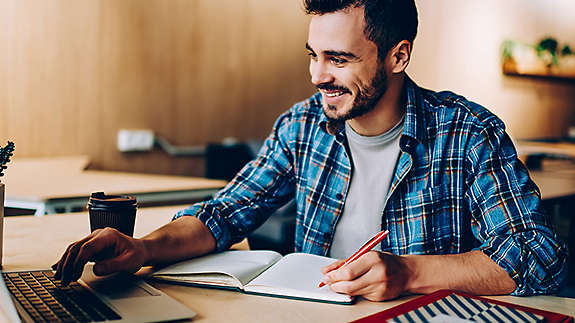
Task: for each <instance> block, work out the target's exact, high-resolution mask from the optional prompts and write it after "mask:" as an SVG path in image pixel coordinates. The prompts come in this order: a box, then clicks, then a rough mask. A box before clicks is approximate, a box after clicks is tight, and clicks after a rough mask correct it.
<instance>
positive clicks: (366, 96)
mask: <svg viewBox="0 0 575 323" xmlns="http://www.w3.org/2000/svg"><path fill="white" fill-rule="evenodd" d="M387 87H388V83H387V74H386V73H385V70H384V68H383V66H381V67H380V66H378V70H377V72H376V74H375V76H374V77H373V79H372V80H371V82H370V84H369V85H368V86H367V87H365V88H359V90H358V93H357V95H356V97H355V99H354V100H353V102H352V106H351V109H349V111H347V112H346V113H344V114H343V115H340V116H337V117H333V116H330V112H332V111H333V112H335V111H337V107H336V106H333V105H329V104H324V106H323V113H324V114H325V116H326V117H327V119H328V121H329V123H331V124H334V125H336V124H341V123H343V122H344V121H346V120H350V119H354V118H357V117H360V116H362V115H364V114H366V113H368V112H370V111H372V110H373V109H375V106H376V105H377V102H379V100H380V99H381V97H383V95H384V94H385V92H386V91H387ZM317 88H318V89H324V90H339V91H343V92H344V93H351V91H350V90H349V89H348V88H346V87H343V86H338V85H333V84H319V85H318V86H317Z"/></svg>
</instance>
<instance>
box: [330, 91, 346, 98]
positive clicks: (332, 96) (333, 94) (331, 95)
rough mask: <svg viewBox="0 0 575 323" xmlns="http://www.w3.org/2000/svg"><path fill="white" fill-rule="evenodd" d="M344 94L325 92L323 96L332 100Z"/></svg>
mask: <svg viewBox="0 0 575 323" xmlns="http://www.w3.org/2000/svg"><path fill="white" fill-rule="evenodd" d="M344 93H345V92H343V91H336V92H325V95H326V96H327V97H328V98H334V97H336V96H340V95H343V94H344Z"/></svg>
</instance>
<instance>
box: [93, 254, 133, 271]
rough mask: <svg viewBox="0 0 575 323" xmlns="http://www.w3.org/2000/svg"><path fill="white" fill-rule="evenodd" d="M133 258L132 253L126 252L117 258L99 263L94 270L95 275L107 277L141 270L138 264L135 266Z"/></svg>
mask: <svg viewBox="0 0 575 323" xmlns="http://www.w3.org/2000/svg"><path fill="white" fill-rule="evenodd" d="M132 257H133V254H132V253H130V252H125V253H122V254H120V255H119V256H117V257H114V258H111V259H107V260H103V261H100V262H97V263H96V264H95V265H94V268H93V270H94V274H96V275H98V276H105V275H110V274H113V273H116V272H120V271H125V272H130V273H134V272H136V271H137V270H138V269H139V268H136V267H137V264H134V261H133V259H132Z"/></svg>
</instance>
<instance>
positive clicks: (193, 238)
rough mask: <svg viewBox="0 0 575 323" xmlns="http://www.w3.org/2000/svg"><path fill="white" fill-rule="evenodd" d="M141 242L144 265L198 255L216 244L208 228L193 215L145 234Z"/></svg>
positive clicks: (211, 248)
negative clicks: (143, 251)
mask: <svg viewBox="0 0 575 323" xmlns="http://www.w3.org/2000/svg"><path fill="white" fill-rule="evenodd" d="M141 242H142V244H143V247H144V250H145V254H146V256H145V259H146V261H145V264H146V265H154V264H159V263H166V262H173V261H178V260H183V259H187V258H192V257H196V256H200V255H203V254H206V253H209V252H211V251H213V250H214V249H215V246H216V241H215V239H214V237H213V236H212V234H211V232H210V230H209V229H208V228H207V227H206V226H205V225H204V224H203V223H202V222H201V221H200V220H198V219H197V218H196V217H193V216H183V217H180V218H178V219H176V220H174V221H172V222H170V223H168V224H166V225H164V226H163V227H161V228H159V229H157V230H156V231H153V232H152V233H150V234H148V235H146V236H145V237H143V238H142V239H141Z"/></svg>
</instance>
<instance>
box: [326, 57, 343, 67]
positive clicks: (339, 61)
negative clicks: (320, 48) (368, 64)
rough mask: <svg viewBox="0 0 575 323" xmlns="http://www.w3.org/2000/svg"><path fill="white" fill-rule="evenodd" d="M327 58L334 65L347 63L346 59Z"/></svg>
mask: <svg viewBox="0 0 575 323" xmlns="http://www.w3.org/2000/svg"><path fill="white" fill-rule="evenodd" d="M329 60H330V61H331V62H332V63H333V64H334V65H335V66H342V65H344V64H345V63H347V60H346V59H343V58H339V57H331V58H330V59H329Z"/></svg>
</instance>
